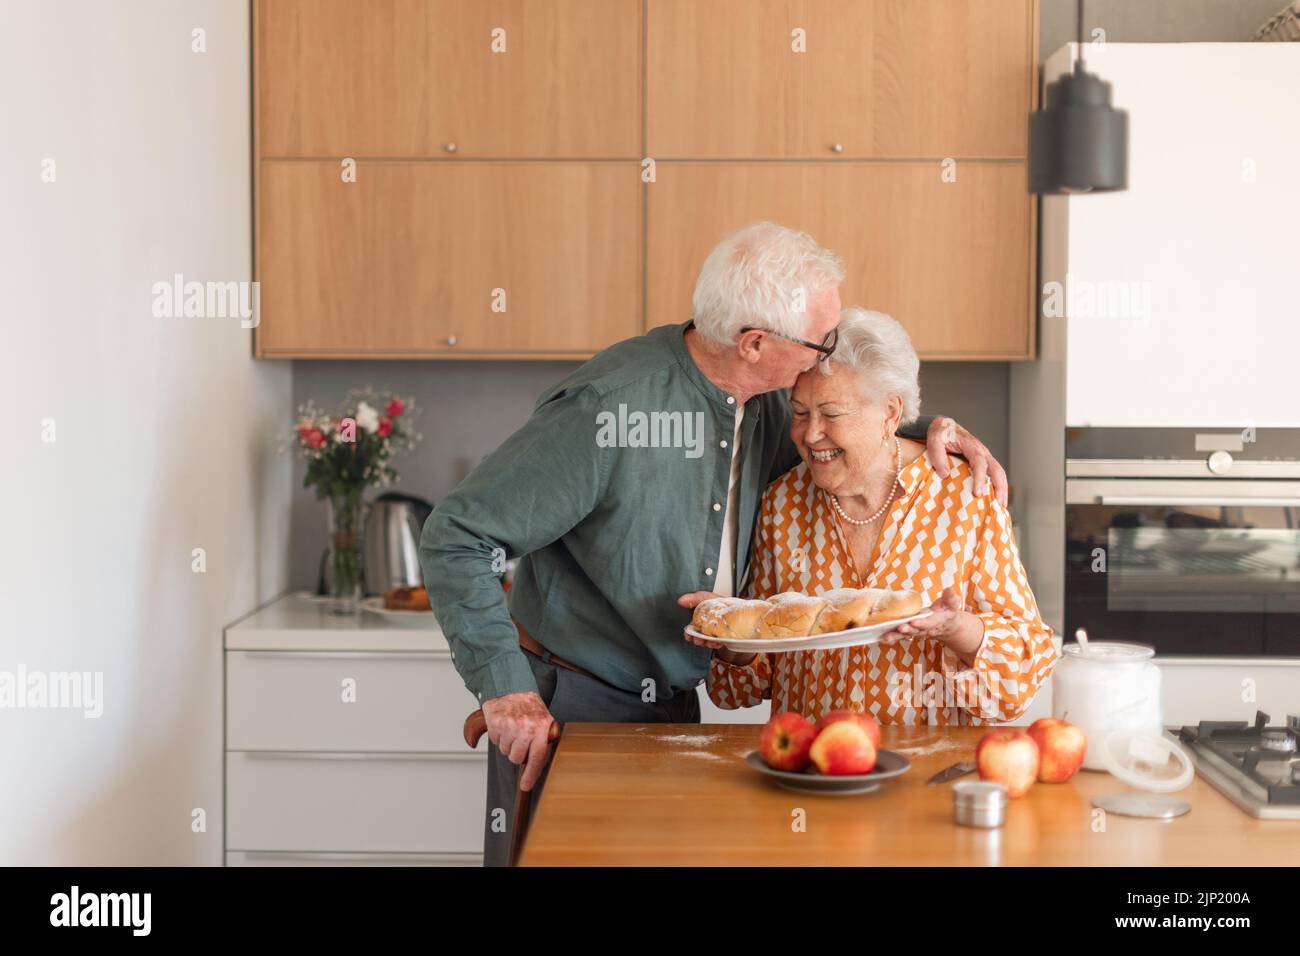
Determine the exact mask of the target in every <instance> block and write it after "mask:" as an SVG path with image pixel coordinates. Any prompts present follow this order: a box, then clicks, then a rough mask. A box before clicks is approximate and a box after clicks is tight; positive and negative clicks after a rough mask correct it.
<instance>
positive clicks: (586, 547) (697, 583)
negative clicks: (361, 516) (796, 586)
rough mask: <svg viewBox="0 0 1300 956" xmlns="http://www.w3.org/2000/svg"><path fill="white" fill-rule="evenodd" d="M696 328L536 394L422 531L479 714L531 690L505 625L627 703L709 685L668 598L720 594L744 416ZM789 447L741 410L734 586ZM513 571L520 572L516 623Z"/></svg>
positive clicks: (619, 349)
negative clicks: (497, 700)
mask: <svg viewBox="0 0 1300 956" xmlns="http://www.w3.org/2000/svg"><path fill="white" fill-rule="evenodd" d="M689 324H690V323H686V324H683V325H668V326H662V327H660V328H657V329H653V330H652V331H650V332H648V333H647V334H645V335H643V336H640V337H639V338H634V339H629V340H627V341H625V342H620V343H619V344H617V345H614V346H611V347H610V348H608V349H606V350H605V351H603V352H601V353H600V354H599V355H597V356H596V357H595V358H593V359H592V360H591V361H589V362H587V363H586V364H584V365H583V366H582V367H581V368H579V369H578V370H577V371H576V372H574V373H573V374H572V375H570V376H569V377H568V378H566V379H565V380H564V381H562V382H560V383H559V384H558V385H556V386H554V387H553V388H551V389H550V390H549V391H548V392H546V393H545V394H543V395H542V397H541V398H540V399H539V400H538V403H537V407H536V409H535V410H534V412H533V415H532V417H531V418H530V419H529V420H528V422H527V423H526V424H525V425H524V426H523V427H522V428H521V429H519V431H517V432H515V433H514V434H513V435H511V436H510V438H508V439H507V440H506V441H505V443H504V444H502V445H501V447H500V448H498V449H497V450H496V451H495V452H494V453H493V454H492V455H490V456H489V457H488V458H486V459H484V461H483V462H482V463H481V464H480V465H479V466H478V467H477V468H476V469H475V470H474V472H473V473H472V474H471V475H470V476H469V477H468V478H466V479H465V481H464V482H462V483H461V485H460V486H459V487H458V488H457V489H456V490H455V491H454V492H452V494H451V495H450V496H449V497H448V498H446V499H445V500H444V501H443V502H442V503H441V504H439V505H438V507H437V508H436V509H434V512H433V514H432V515H430V516H429V519H428V521H427V522H426V523H425V525H424V530H423V533H422V535H421V538H420V564H421V567H422V568H423V571H424V582H425V586H426V587H427V588H428V590H429V598H430V600H431V602H432V604H433V610H434V612H435V615H436V616H437V619H438V622H439V624H441V626H442V629H443V632H444V633H445V634H446V636H447V640H448V642H449V643H450V645H451V649H452V655H453V660H454V661H455V665H456V669H457V670H458V671H459V672H460V675H461V677H462V678H463V679H464V681H465V683H466V685H467V686H468V687H469V689H470V690H471V691H472V692H473V693H474V694H475V695H476V696H477V697H478V698H479V700H489V699H491V698H493V697H500V696H502V695H504V694H511V693H516V692H519V691H536V690H537V684H536V681H535V680H534V679H533V674H532V671H531V669H530V668H529V666H528V662H527V660H526V659H525V658H524V655H523V652H522V651H520V649H519V638H518V633H517V632H516V630H515V627H514V625H513V623H512V622H511V615H513V616H514V617H515V618H516V619H518V621H519V623H520V624H522V625H523V626H524V627H525V628H527V630H528V631H529V632H531V633H532V634H533V636H534V637H536V638H537V639H538V640H539V641H540V642H541V643H542V644H543V645H545V647H546V648H547V649H548V650H549V651H551V652H552V653H554V654H556V655H558V656H559V657H562V658H565V659H567V660H569V661H571V662H572V663H574V664H577V665H578V666H580V667H583V668H585V669H587V670H589V671H591V672H592V673H593V674H595V675H596V676H597V677H599V678H600V679H601V680H603V681H605V682H606V683H608V684H612V685H613V686H615V687H619V688H622V689H624V690H628V691H634V692H637V693H642V694H644V693H646V692H647V690H651V691H652V692H653V694H654V695H655V698H656V699H659V700H666V699H668V698H671V697H672V696H673V695H674V694H677V693H679V692H682V691H688V690H691V689H693V688H694V687H695V686H696V685H697V684H699V683H700V681H702V680H703V679H704V677H705V675H706V673H707V670H708V663H709V655H710V651H709V650H708V649H707V648H703V647H699V646H697V645H694V644H691V643H689V642H688V641H686V640H685V639H683V637H682V628H683V627H684V626H685V625H686V624H687V623H689V621H690V612H689V611H687V610H684V609H683V608H681V607H680V606H678V604H677V598H678V596H679V595H681V594H684V593H687V592H689V591H710V590H713V588H714V576H715V575H716V572H717V568H716V565H717V563H718V555H719V552H720V550H721V545H722V533H723V522H724V520H725V517H726V511H727V508H726V504H727V488H728V484H729V479H730V474H731V456H732V449H731V441H732V436H733V432H734V430H735V412H736V406H735V403H734V400H731V399H730V397H729V396H728V395H727V394H726V393H725V392H723V391H722V390H721V389H720V388H718V387H717V386H716V385H714V384H713V383H712V382H710V381H709V380H708V379H707V378H705V377H704V375H703V374H702V373H701V372H700V370H699V368H698V367H697V366H696V365H695V362H694V360H692V358H691V356H690V353H689V352H688V351H687V349H686V343H685V341H684V339H683V334H684V333H685V331H686V329H687V327H688V326H689ZM922 424H923V422H919V423H918V426H919V425H922ZM912 430H913V429H909V431H912ZM789 432H790V412H789V398H788V393H787V392H785V391H774V392H768V393H766V394H763V395H758V396H756V397H754V398H751V399H750V400H749V401H748V402H747V403H746V404H745V415H744V420H743V424H742V431H741V440H740V450H739V452H738V454H739V456H740V479H739V481H738V483H737V487H736V492H737V494H738V495H739V498H738V501H737V510H736V515H737V537H736V555H735V562H736V564H735V567H736V582H737V585H739V583H740V581H741V578H742V572H743V570H744V569H745V568H746V566H747V565H748V561H749V547H750V542H751V540H752V536H753V530H754V521H755V519H756V517H757V514H758V508H759V502H760V499H761V498H762V495H763V491H764V489H766V488H767V486H768V484H769V483H770V482H771V481H772V480H773V479H774V478H776V477H777V476H779V475H781V474H783V473H784V472H785V471H787V470H788V469H789V468H790V467H792V466H793V465H794V463H795V462H796V461H797V460H798V453H797V452H796V450H795V448H794V445H793V444H792V443H791V441H790V437H789ZM920 433H921V434H924V431H923V430H922V431H921V432H920ZM724 442H725V443H726V444H725V445H724V444H723V443H724ZM715 504H716V505H720V506H721V507H719V508H715V507H714V505H715ZM507 556H509V557H515V556H518V557H520V558H521V560H520V562H519V566H518V568H517V570H516V571H515V576H514V583H513V585H512V587H511V590H510V593H509V606H508V607H507V596H506V595H505V593H504V592H503V591H502V587H501V572H502V564H503V562H504V560H505V558H506V557H507ZM737 590H739V588H737ZM647 681H653V684H648V683H647Z"/></svg>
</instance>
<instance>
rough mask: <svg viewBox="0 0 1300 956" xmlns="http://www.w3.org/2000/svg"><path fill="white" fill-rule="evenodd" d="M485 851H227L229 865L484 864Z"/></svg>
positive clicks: (227, 863)
mask: <svg viewBox="0 0 1300 956" xmlns="http://www.w3.org/2000/svg"><path fill="white" fill-rule="evenodd" d="M482 865H483V854H482V853H283V852H278V851H270V852H267V851H263V850H255V851H251V852H245V851H236V852H233V853H227V854H226V866H482Z"/></svg>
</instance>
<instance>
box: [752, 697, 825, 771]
mask: <svg viewBox="0 0 1300 956" xmlns="http://www.w3.org/2000/svg"><path fill="white" fill-rule="evenodd" d="M816 736H817V728H816V727H814V726H813V725H812V724H811V723H810V722H809V721H808V720H807V719H806V718H805V717H804V716H803V715H802V714H794V713H789V712H786V713H782V714H777V715H776V716H775V717H773V718H772V719H771V720H769V721H768V722H767V724H766V725H764V727H763V732H762V734H760V735H759V738H758V752H759V754H760V755H761V756H762V758H763V762H764V763H766V764H767V765H768V766H769V767H771V768H772V769H773V770H789V771H790V772H791V773H798V772H799V771H800V770H802V769H803V768H804V767H806V766H808V751H809V750H810V749H811V748H812V745H813V739H814V738H815V737H816Z"/></svg>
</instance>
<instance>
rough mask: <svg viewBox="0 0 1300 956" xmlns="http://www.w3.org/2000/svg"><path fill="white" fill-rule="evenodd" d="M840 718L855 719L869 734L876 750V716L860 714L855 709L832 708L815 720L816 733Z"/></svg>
mask: <svg viewBox="0 0 1300 956" xmlns="http://www.w3.org/2000/svg"><path fill="white" fill-rule="evenodd" d="M841 720H854V721H857V722H858V724H860V725H861V726H862V728H863V729H864V730H866V732H867V733H868V734H870V735H871V743H872V745H873V746H874V747H875V748H876V750H879V749H880V724H878V723H877V722H876V718H874V717H872V716H871V715H870V714H860V713H858V712H857V711H856V710H832V711H831V712H830V713H829V714H827V715H826V716H825V717H823V718H822V719H821V720H819V721H817V733H819V734H820V733H821V732H822V731H823V730H825V729H826V728H827V727H829V726H830V725H831V724H833V723H836V722H837V721H841Z"/></svg>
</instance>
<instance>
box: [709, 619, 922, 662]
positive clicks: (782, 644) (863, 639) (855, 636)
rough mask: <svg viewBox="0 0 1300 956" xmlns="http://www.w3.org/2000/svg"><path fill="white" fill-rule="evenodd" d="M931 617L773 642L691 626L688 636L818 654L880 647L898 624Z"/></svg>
mask: <svg viewBox="0 0 1300 956" xmlns="http://www.w3.org/2000/svg"><path fill="white" fill-rule="evenodd" d="M929 616H930V612H929V611H922V612H921V613H920V614H913V615H912V616H911V617H900V618H899V619H898V620H896V621H882V622H881V623H879V624H870V625H868V626H867V627H855V628H851V629H850V630H847V631H832V632H831V633H829V634H814V635H813V636H812V637H779V638H775V639H772V640H751V641H740V640H734V639H732V638H730V637H710V636H709V635H708V634H701V633H700V632H699V631H697V630H695V628H693V627H690V626H687V628H686V633H687V634H689V635H691V637H698V638H700V639H701V640H705V641H717V642H718V643H719V644H722V645H723V646H725V647H726V648H727V649H728V650H732V651H761V652H764V653H777V654H779V653H781V652H782V651H818V650H829V649H832V648H836V647H858V646H860V645H863V644H876V643H878V642H879V641H880V639H881V638H882V637H883V636H884V635H886V634H888V633H889V632H890V631H892V630H893V629H894V628H896V627H898V625H900V624H906V623H907V622H908V621H915V620H917V619H919V618H923V617H929Z"/></svg>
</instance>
